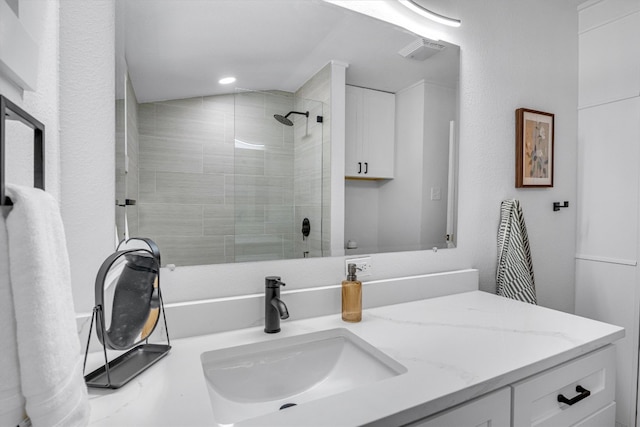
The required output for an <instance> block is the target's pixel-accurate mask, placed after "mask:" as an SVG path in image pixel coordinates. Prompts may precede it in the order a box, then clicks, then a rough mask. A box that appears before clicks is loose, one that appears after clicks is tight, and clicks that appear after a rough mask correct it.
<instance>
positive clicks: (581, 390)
mask: <svg viewBox="0 0 640 427" xmlns="http://www.w3.org/2000/svg"><path fill="white" fill-rule="evenodd" d="M576 391H577V392H578V393H580V394H579V395H577V396H576V397H574V398H572V399H567V398H566V397H564V396H563V395H562V394H559V395H558V402H560V403H566V404H567V405H569V406H571V405H575V404H576V403H578V402H580V401H581V400H582V399H586V398H587V397H589V396H591V392H590V391H589V390H587V389H586V388H584V387H582V386H581V385H577V386H576Z"/></svg>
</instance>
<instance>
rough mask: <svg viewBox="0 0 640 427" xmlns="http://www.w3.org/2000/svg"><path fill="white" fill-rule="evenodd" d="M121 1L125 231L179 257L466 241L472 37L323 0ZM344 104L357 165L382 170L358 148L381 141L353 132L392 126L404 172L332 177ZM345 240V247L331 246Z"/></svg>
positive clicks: (304, 253) (397, 165) (283, 254)
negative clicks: (462, 185)
mask: <svg viewBox="0 0 640 427" xmlns="http://www.w3.org/2000/svg"><path fill="white" fill-rule="evenodd" d="M116 5H117V7H116V16H117V18H116V30H117V31H116V68H117V70H116V72H117V77H116V83H117V93H116V111H117V120H116V124H117V129H116V142H117V143H116V159H117V161H116V169H117V170H116V193H117V195H116V198H117V204H118V208H117V209H116V211H117V214H116V227H117V232H118V235H119V238H120V239H123V238H126V237H129V236H143V237H149V238H151V239H153V240H154V241H155V242H156V243H157V244H158V246H159V247H160V248H161V249H162V253H163V261H164V263H168V264H176V265H202V264H216V263H226V262H247V261H259V260H272V259H290V258H304V257H318V256H332V255H334V256H336V255H345V254H346V255H355V254H365V253H379V252H392V251H404V250H418V249H431V248H433V247H438V248H447V247H453V246H454V242H455V225H456V224H455V219H456V217H457V213H456V192H455V189H456V184H455V178H456V176H457V173H456V167H457V151H456V145H457V139H456V134H457V129H458V98H459V96H458V93H459V92H458V80H459V63H460V50H459V48H458V46H455V45H453V44H450V43H447V42H443V41H435V43H434V41H430V40H428V39H424V38H422V37H420V36H418V35H416V34H413V33H410V32H409V31H407V30H405V29H401V28H398V27H395V26H393V25H391V24H388V23H385V22H382V21H378V20H375V19H373V18H371V17H368V16H364V15H361V14H358V13H355V12H352V11H349V10H346V9H343V8H341V7H339V6H336V5H333V4H329V3H326V2H324V1H320V0H317V1H316V0H309V1H299V0H268V1H264V0H260V1H256V0H215V1H213V0H211V1H191V0H189V1H185V0H180V1H178V0H175V1H174V0H162V1H126V0H121V1H118V2H117V3H116ZM340 66H341V67H343V68H344V66H346V85H347V87H346V88H345V92H346V93H347V97H346V98H347V100H346V107H345V105H342V109H339V108H338V109H336V105H335V104H332V102H334V103H335V102H336V101H335V100H332V99H331V96H330V93H331V91H330V87H331V84H332V81H331V78H332V70H334V68H333V67H340ZM225 77H235V79H236V80H235V82H233V83H231V84H227V85H224V84H221V83H220V80H221V79H222V78H225ZM358 91H360V92H362V91H364V92H363V93H364V95H362V96H363V97H364V98H358V96H357V95H354V96H352V95H350V94H351V93H352V92H353V93H355V92H358ZM371 94H373V95H375V96H377V95H381V96H382V97H385V96H386V97H387V98H389V97H390V99H391V101H390V103H391V105H393V107H394V108H392V109H391V110H388V109H387V106H388V105H389V104H388V103H387V104H385V105H387V106H385V107H381V108H377V107H373V106H376V105H378V104H376V103H375V102H374V101H370V100H369V98H367V96H369V95H371ZM375 96H374V97H375ZM358 99H361V100H360V101H358ZM362 99H364V101H362ZM358 103H360V104H359V105H360V106H359V107H356V106H355V105H356V104H358ZM345 108H346V111H347V113H346V120H345V122H346V126H345V127H346V129H341V130H339V131H340V132H343V133H344V134H345V135H346V143H345V151H346V157H347V158H349V159H348V160H349V162H350V164H351V163H353V162H355V164H358V163H359V164H360V169H361V170H365V169H366V171H367V172H369V171H374V170H375V169H376V168H377V167H378V163H377V160H370V159H369V158H367V159H355V160H353V159H352V158H351V157H353V155H354V153H355V152H356V151H358V152H359V153H360V152H365V153H366V152H367V150H369V152H370V153H371V152H378V149H377V148H373V149H372V148H367V147H364V148H363V147H360V148H358V149H357V150H356V148H354V147H355V145H354V144H353V143H352V140H353V139H358V138H359V141H368V140H369V139H372V138H373V137H374V136H375V135H378V134H383V133H384V132H386V133H389V132H390V134H391V135H392V136H391V139H392V141H391V144H392V150H391V169H392V174H393V175H392V176H391V177H390V176H385V177H381V176H375V175H371V174H369V175H367V176H349V177H347V179H345V178H344V176H340V177H332V176H331V172H330V171H331V150H332V141H331V135H332V131H333V132H335V128H332V127H331V126H334V125H335V121H333V122H332V114H335V111H345ZM285 117H286V120H284V118H285ZM363 117H364V118H363ZM356 122H357V123H358V124H357V126H356V125H355V123H356ZM378 122H389V123H391V125H390V126H391V128H392V130H391V131H389V130H388V129H386V130H385V131H384V132H379V131H378V130H376V129H375V128H374V127H371V126H373V125H375V124H379V123H378ZM334 134H335V133H334ZM373 139H375V138H373ZM358 144H360V145H362V142H358ZM383 157H389V156H383ZM386 160H389V159H388V158H387V159H386ZM349 167H350V166H349V165H348V166H347V168H349ZM356 168H357V166H356ZM345 174H346V175H349V174H350V172H349V171H348V170H347V171H345ZM336 178H338V179H340V180H343V182H344V184H340V185H344V190H345V191H344V192H345V198H344V200H336V197H335V195H333V196H332V192H331V186H332V185H335V179H336ZM332 180H333V181H334V183H333V184H332ZM334 203H338V204H340V205H343V206H344V207H345V213H344V215H345V216H344V223H345V228H344V230H343V231H344V232H343V233H340V235H331V232H330V229H331V227H330V223H331V221H332V218H330V212H331V209H330V207H331V204H334ZM333 220H334V221H335V220H336V218H333ZM341 221H342V218H340V221H339V222H341ZM332 239H334V242H335V241H338V240H335V239H340V240H343V241H344V242H343V243H344V244H343V245H342V247H343V248H344V250H343V251H340V253H331V251H330V250H329V248H330V247H331V245H330V243H331V240H332ZM334 247H335V245H334ZM334 252H335V251H334Z"/></svg>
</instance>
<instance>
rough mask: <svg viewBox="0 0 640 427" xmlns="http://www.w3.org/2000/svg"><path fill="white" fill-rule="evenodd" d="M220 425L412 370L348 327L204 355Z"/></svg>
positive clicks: (211, 396) (212, 399)
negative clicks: (347, 328)
mask: <svg viewBox="0 0 640 427" xmlns="http://www.w3.org/2000/svg"><path fill="white" fill-rule="evenodd" d="M200 359H201V361H202V367H203V369H204V375H205V378H206V382H207V388H208V389H209V396H210V398H211V404H212V406H213V414H214V418H215V421H216V422H217V423H218V424H219V425H233V424H234V423H237V422H239V421H242V420H246V419H248V418H253V417H257V416H260V415H264V414H267V413H270V412H275V411H278V410H279V409H280V408H281V406H283V405H287V404H294V405H299V404H302V403H305V402H309V401H311V400H316V399H320V398H323V397H326V396H330V395H333V394H336V393H341V392H344V391H347V390H351V389H353V388H355V387H361V386H364V385H367V384H371V383H374V382H377V381H381V380H384V379H386V378H390V377H394V376H397V375H401V374H403V373H405V372H406V371H407V369H406V368H405V367H404V366H402V365H401V364H399V363H398V362H396V361H395V360H393V359H391V358H390V357H389V356H387V355H386V354H384V353H382V352H381V351H380V350H378V349H377V348H375V347H373V346H372V345H370V344H369V343H367V342H366V341H364V340H363V339H361V338H359V337H358V336H356V335H354V334H353V333H351V332H349V331H348V330H346V329H342V328H340V329H330V330H327V331H320V332H314V333H310V334H305V335H299V336H295V337H289V338H281V339H275V340H269V341H264V342H260V343H255V344H249V345H243V346H239V347H231V348H225V349H221V350H215V351H209V352H206V353H202V355H201V356H200Z"/></svg>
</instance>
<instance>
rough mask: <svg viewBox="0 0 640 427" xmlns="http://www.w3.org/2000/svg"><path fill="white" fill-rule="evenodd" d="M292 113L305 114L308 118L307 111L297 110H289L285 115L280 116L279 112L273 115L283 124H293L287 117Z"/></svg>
mask: <svg viewBox="0 0 640 427" xmlns="http://www.w3.org/2000/svg"><path fill="white" fill-rule="evenodd" d="M292 114H300V115H301V116H305V117H307V118H309V112H308V111H306V112H304V113H301V112H299V111H289V112H288V113H287V115H286V116H281V115H280V114H274V115H273V117H274V118H275V119H276V120H277V121H279V122H280V123H282V124H283V125H285V126H293V122H292V121H291V119H289V116H290V115H292Z"/></svg>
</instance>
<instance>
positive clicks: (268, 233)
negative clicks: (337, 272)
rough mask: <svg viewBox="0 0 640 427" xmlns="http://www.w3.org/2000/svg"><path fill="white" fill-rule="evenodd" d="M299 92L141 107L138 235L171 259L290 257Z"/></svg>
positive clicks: (200, 261)
mask: <svg viewBox="0 0 640 427" xmlns="http://www.w3.org/2000/svg"><path fill="white" fill-rule="evenodd" d="M292 109H293V96H292V94H285V93H275V94H274V93H259V92H240V93H237V94H236V95H235V96H234V95H221V96H209V97H198V98H190V99H183V100H171V101H163V102H153V103H145V104H140V105H139V109H138V111H139V120H140V123H139V130H140V200H139V203H138V211H139V222H140V230H139V232H140V235H142V236H149V237H151V238H152V239H154V240H155V241H156V242H157V243H158V245H159V246H160V248H161V250H162V255H163V263H173V264H177V265H198V264H215V263H223V262H234V261H255V260H263V259H282V258H291V257H293V256H294V254H293V236H292V233H293V230H294V227H293V180H292V176H293V128H291V127H287V126H284V125H282V124H280V123H278V122H277V121H276V120H275V119H274V118H273V115H274V114H283V115H284V114H286V113H287V112H289V111H290V110H292Z"/></svg>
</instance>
